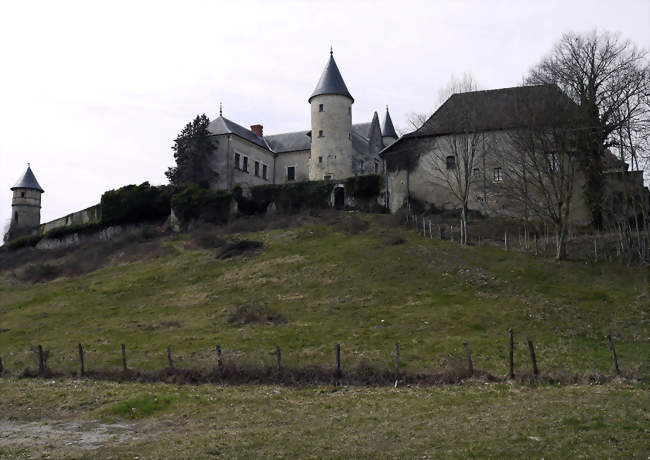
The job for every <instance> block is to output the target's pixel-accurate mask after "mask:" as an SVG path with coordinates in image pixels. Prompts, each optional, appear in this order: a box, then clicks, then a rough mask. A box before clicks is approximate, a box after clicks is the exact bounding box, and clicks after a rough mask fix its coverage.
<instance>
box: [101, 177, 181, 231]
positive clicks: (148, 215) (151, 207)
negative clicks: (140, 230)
mask: <svg viewBox="0 0 650 460" xmlns="http://www.w3.org/2000/svg"><path fill="white" fill-rule="evenodd" d="M174 191H175V188H174V187H173V186H171V185H163V186H159V187H152V186H151V185H149V182H143V183H142V184H140V185H127V186H125V187H121V188H119V189H117V190H109V191H108V192H105V193H104V194H103V195H102V200H101V210H102V220H101V222H102V224H105V225H112V224H123V223H131V222H140V221H143V220H152V219H160V218H164V217H167V216H169V212H170V210H171V198H172V195H173V193H174Z"/></svg>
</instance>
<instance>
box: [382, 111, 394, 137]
mask: <svg viewBox="0 0 650 460" xmlns="http://www.w3.org/2000/svg"><path fill="white" fill-rule="evenodd" d="M381 135H382V136H384V137H394V138H397V133H396V132H395V127H394V126H393V120H391V119H390V113H388V107H386V117H385V118H384V122H383V123H382V124H381Z"/></svg>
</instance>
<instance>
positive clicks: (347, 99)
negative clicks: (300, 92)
mask: <svg viewBox="0 0 650 460" xmlns="http://www.w3.org/2000/svg"><path fill="white" fill-rule="evenodd" d="M353 103H354V98H353V97H352V95H351V94H350V92H349V91H348V88H347V87H346V86H345V82H344V81H343V77H341V72H340V71H339V68H338V67H337V65H336V61H334V53H333V52H332V50H331V49H330V57H329V60H328V61H327V65H326V66H325V70H323V74H322V75H321V77H320V80H318V84H317V85H316V89H314V92H313V93H312V94H311V96H310V97H309V104H310V105H311V157H310V159H309V179H310V180H322V179H324V178H325V179H340V178H344V177H349V176H352V175H353V172H352V104H353Z"/></svg>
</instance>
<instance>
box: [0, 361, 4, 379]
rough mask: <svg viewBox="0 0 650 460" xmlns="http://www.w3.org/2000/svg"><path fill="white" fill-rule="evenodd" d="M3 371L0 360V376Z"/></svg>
mask: <svg viewBox="0 0 650 460" xmlns="http://www.w3.org/2000/svg"><path fill="white" fill-rule="evenodd" d="M3 371H4V368H3V367H2V358H0V375H2V372H3Z"/></svg>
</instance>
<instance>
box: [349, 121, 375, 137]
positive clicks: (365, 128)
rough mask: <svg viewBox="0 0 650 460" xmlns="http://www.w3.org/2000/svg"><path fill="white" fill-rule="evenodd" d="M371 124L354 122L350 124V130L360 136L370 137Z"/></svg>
mask: <svg viewBox="0 0 650 460" xmlns="http://www.w3.org/2000/svg"><path fill="white" fill-rule="evenodd" d="M371 126H372V122H368V123H356V124H354V125H352V132H355V133H357V134H358V135H359V136H362V137H364V138H366V139H369V138H370V127H371Z"/></svg>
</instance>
